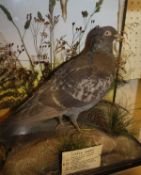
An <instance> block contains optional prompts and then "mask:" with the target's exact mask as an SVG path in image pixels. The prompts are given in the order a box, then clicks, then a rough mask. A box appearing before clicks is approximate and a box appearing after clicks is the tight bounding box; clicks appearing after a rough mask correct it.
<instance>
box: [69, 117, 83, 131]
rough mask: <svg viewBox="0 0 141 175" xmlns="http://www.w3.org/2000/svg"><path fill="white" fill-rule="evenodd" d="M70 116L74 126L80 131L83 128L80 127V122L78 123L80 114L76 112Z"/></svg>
mask: <svg viewBox="0 0 141 175" xmlns="http://www.w3.org/2000/svg"><path fill="white" fill-rule="evenodd" d="M69 118H70V121H71V122H72V124H73V125H74V127H75V128H76V129H77V130H78V131H80V130H81V129H80V127H79V125H78V123H77V118H78V115H76V114H75V115H70V116H69Z"/></svg>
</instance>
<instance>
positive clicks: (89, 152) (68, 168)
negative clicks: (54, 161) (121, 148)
mask: <svg viewBox="0 0 141 175" xmlns="http://www.w3.org/2000/svg"><path fill="white" fill-rule="evenodd" d="M101 153H102V145H98V146H94V147H90V148H84V149H81V150H75V151H68V152H63V153H62V175H67V174H70V173H74V172H78V171H84V170H89V169H93V168H97V167H100V165H101Z"/></svg>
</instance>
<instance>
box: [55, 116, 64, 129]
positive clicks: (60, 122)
mask: <svg viewBox="0 0 141 175" xmlns="http://www.w3.org/2000/svg"><path fill="white" fill-rule="evenodd" d="M58 119H59V124H58V125H57V127H56V129H59V128H60V127H63V126H64V122H63V115H60V116H59V117H58Z"/></svg>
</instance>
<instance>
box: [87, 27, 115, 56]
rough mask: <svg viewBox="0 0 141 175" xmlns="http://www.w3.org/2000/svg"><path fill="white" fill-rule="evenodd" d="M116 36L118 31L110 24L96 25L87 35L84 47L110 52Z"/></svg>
mask: <svg viewBox="0 0 141 175" xmlns="http://www.w3.org/2000/svg"><path fill="white" fill-rule="evenodd" d="M117 36H118V32H117V31H116V29H115V28H113V27H111V26H104V27H99V26H96V27H95V28H93V29H92V30H91V31H90V32H89V33H88V35H87V38H86V43H85V49H87V50H88V49H89V50H92V51H96V50H100V51H105V52H108V53H112V51H113V41H114V40H115V39H117Z"/></svg>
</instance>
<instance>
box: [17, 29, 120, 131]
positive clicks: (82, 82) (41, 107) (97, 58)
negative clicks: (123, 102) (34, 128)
mask: <svg viewBox="0 0 141 175" xmlns="http://www.w3.org/2000/svg"><path fill="white" fill-rule="evenodd" d="M116 34H117V32H116V30H115V29H114V28H113V27H110V26H106V27H95V28H94V29H92V30H91V31H90V32H89V33H88V35H87V39H86V44H85V47H84V49H83V51H82V52H81V53H80V54H79V55H78V56H75V57H73V58H71V59H70V60H69V61H67V62H66V63H64V64H62V65H61V66H59V67H58V68H57V70H55V71H54V73H53V74H52V76H51V77H50V79H49V80H48V81H46V82H45V83H44V84H43V85H42V86H41V87H40V88H39V90H38V91H37V92H35V94H34V95H33V96H32V97H31V98H30V99H29V100H28V101H27V102H26V103H24V104H23V105H22V106H21V107H20V108H19V109H18V111H17V112H16V113H15V117H16V120H15V121H14V122H15V123H16V124H18V123H19V124H20V123H22V124H23V125H26V124H27V125H30V124H33V123H37V122H40V121H45V120H48V119H52V118H55V117H59V120H60V122H62V116H63V115H67V116H68V117H69V118H70V120H71V122H72V123H73V124H74V126H75V127H76V128H77V129H79V126H78V124H77V118H78V115H79V113H80V112H83V111H85V110H88V109H89V108H91V107H92V106H94V105H95V104H97V103H98V102H99V101H100V100H101V98H102V97H103V96H104V95H105V93H106V91H107V90H108V89H109V87H110V85H111V83H112V81H113V79H114V76H115V58H114V56H113V54H112V43H113V40H114V39H115V35H116Z"/></svg>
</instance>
